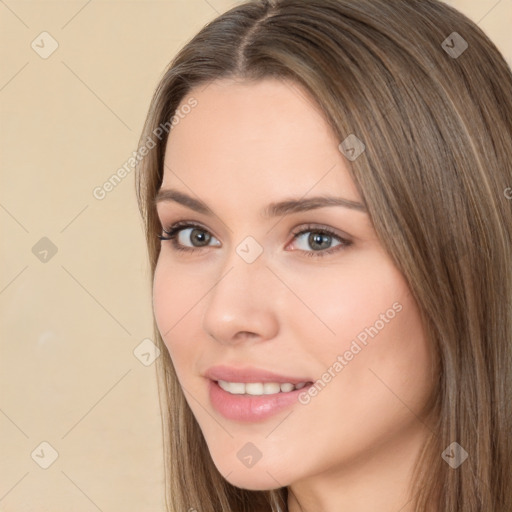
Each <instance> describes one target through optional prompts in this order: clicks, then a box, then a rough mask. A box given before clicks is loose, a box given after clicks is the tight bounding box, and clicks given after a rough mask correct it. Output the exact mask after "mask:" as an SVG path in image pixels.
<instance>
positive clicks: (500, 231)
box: [136, 0, 512, 512]
mask: <svg viewBox="0 0 512 512" xmlns="http://www.w3.org/2000/svg"><path fill="white" fill-rule="evenodd" d="M230 77H231V78H238V79H243V80H247V81H251V80H260V79H265V78H279V79H288V80H292V81H294V82H296V83H298V84H300V85H302V86H303V87H305V88H306V90H307V91H308V92H309V93H310V94H311V97H312V98H313V99H314V100H315V101H316V102H317V103H318V105H319V107H320V109H321V111H322V112H323V113H324V115H325V118H326V120H327V122H328V123H329V124H330V126H331V127H332V130H333V131H334V133H335V134H336V136H337V137H338V139H339V141H340V142H341V141H343V140H345V139H346V138H347V137H348V136H349V135H351V134H352V135H355V136H357V137H358V138H359V139H360V140H362V141H363V142H364V144H365V151H364V152H363V153H362V154H361V155H360V156H359V157H358V158H357V159H355V160H353V161H350V164H349V165H350V172H351V176H352V178H353V180H354V182H355V184H356V186H357V188H358V190H359V193H360V194H361V197H362V198H363V200H364V203H365V204H366V206H367V209H368V212H369V214H370V217H371V220H372V222H373V225H374V228H375V230H376V232H377V234H378V236H379V239H380V241H381V243H382V245H383V247H384V249H385V250H386V251H387V252H388V254H389V255H390V256H391V258H392V259H393V261H394V263H395V264H396V266H397V268H398V269H399V270H400V271H401V272H402V274H403V275H404V277H405V279H406V280H407V282H408V284H409V287H410V289H411V293H412V294H413V295H414V297H415V299H416V301H417V304H418V307H419V308H420V312H421V315H422V319H423V322H424V328H425V331H426V333H427V335H428V337H429V340H431V343H432V344H433V347H434V348H435V353H436V355H437V359H438V362H439V376H438V385H437V387H436V390H435V404H434V411H435V416H434V422H433V425H434V426H433V429H434V430H435V434H434V435H432V436H431V437H430V438H429V440H428V441H427V443H426V444H425V446H424V448H423V451H422V452H421V454H420V457H419V459H418V461H417V465H416V469H415V473H414V482H415V486H414V493H413V500H414V510H416V511H418V512H426V511H435V512H456V511H460V512H462V511H463V512H477V511H488V512H491V511H492V512H510V511H511V510H512V452H511V441H510V439H511V435H512V426H511V413H510V407H511V402H512V382H511V371H512V251H511V247H512V245H511V242H512V240H511V238H512V201H511V200H510V199H509V197H511V195H512V193H509V194H507V193H506V191H507V190H509V191H510V190H511V189H510V188H509V187H511V186H512V73H511V70H510V68H509V67H508V65H507V63H506V62H505V60H504V58H503V57H502V55H501V54H500V53H499V51H498V50H497V48H496V47H495V45H494V44H493V43H492V42H491V41H490V40H489V38H488V37H487V36H486V35H485V34H484V33H483V32H482V30H480V28H479V27H478V26H477V25H476V24H475V23H473V22H472V21H471V20H469V19H468V18H466V17H465V16H464V15H462V14H461V13H459V12H458V11H456V10H455V9H453V8H451V7H450V6H448V5H446V4H443V3H441V2H440V1H437V0H308V1H307V2H306V1H303V0H274V1H271V0H259V1H258V0H252V1H248V2H245V3H243V4H241V5H238V6H236V7H234V8H232V9H231V10H229V11H228V12H226V13H224V14H222V15H221V16H219V17H218V18H216V19H215V20H213V21H212V22H210V23H209V24H207V25H206V26H205V27H204V28H203V29H202V30H201V31H200V32H199V33H198V34H197V35H196V36H195V37H194V38H193V39H192V40H191V41H190V42H189V43H188V44H186V46H185V47H184V48H183V49H182V50H181V51H180V52H179V53H178V54H177V56H176V57H175V58H174V60H173V61H172V62H171V64H170V65H169V67H168V69H167V70H166V71H165V73H164V75H163V77H162V79H161V81H160V83H159V85H158V87H157V89H156V91H155V94H154V97H153V99H152V101H151V105H150V108H149V114H148V116H147V119H146V123H145V126H144V131H143V133H142V136H141V139H140V140H141V144H147V141H148V140H149V139H151V140H153V141H154V142H155V143H156V146H155V147H154V148H153V149H151V151H150V152H149V154H148V155H147V156H146V157H145V158H144V159H143V161H142V162H141V163H140V165H139V166H138V168H137V171H136V178H137V179H136V186H137V197H138V201H139V207H140V210H141V214H142V216H143V219H144V224H145V230H146V236H147V244H148V250H149V259H150V267H151V276H153V274H154V270H155V265H156V262H157V260H158V255H159V250H160V241H159V240H158V239H157V235H158V234H161V226H160V223H159V220H158V218H157V215H156V211H155V207H154V203H153V200H154V197H155V195H156V192H157V190H158V189H159V187H160V185H161V182H162V176H163V170H164V166H163V162H164V152H165V146H166V141H167V137H168V133H170V134H171V136H172V130H170V129H169V127H170V124H169V121H170V120H171V119H173V120H176V119H177V118H176V117H174V118H173V116H176V113H177V112H178V107H180V104H181V102H182V100H183V99H184V98H185V97H186V96H187V95H188V94H189V92H190V91H191V90H192V89H193V88H195V87H197V86H199V85H206V84H207V83H209V82H211V81H213V80H216V79H220V78H230ZM162 126H163V127H164V129H163V131H162ZM159 127H160V128H159ZM349 160H350V159H349ZM154 329H155V339H156V340H157V343H158V346H159V348H160V350H161V353H162V355H161V357H160V358H158V360H157V365H158V366H157V370H158V371H157V375H158V379H159V395H160V400H161V410H162V427H163V432H164V446H165V462H166V499H167V501H168V503H167V505H168V507H169V510H171V511H172V512H184V511H188V510H194V509H195V510H197V511H200V512H220V511H223V512H242V511H243V512H255V511H260V510H263V509H266V510H269V509H271V508H272V510H279V509H280V510H283V511H286V510H287V505H286V500H287V492H288V491H287V489H286V488H281V489H276V490H272V491H249V490H244V489H239V488H236V487H234V486H232V485H231V484H229V483H228V482H227V481H226V480H225V479H224V478H223V477H222V475H221V474H220V473H219V471H218V470H217V469H216V467H215V465H214V463H213V461H212V459H211V457H210V454H209V451H208V447H207V445H206V443H205V440H204V438H203V435H202V433H201V430H200V428H199V426H198V424H197V422H196V420H195V418H194V416H193V414H192V412H191V410H190V409H189V407H188V405H187V403H186V400H185V397H184V394H183V391H182V389H181V388H180V385H179V382H178V380H177V378H176V374H175V371H174V368H173V365H172V361H171V358H170V356H169V353H168V350H167V349H166V346H165V344H164V343H163V340H162V338H161V336H160V334H159V332H158V329H157V327H156V324H154ZM453 442H457V443H458V444H459V445H460V446H462V447H463V448H464V450H465V451H466V452H467V453H468V454H469V457H468V459H467V460H466V461H465V462H464V463H463V464H462V465H460V466H459V467H458V468H457V469H453V468H452V467H450V465H449V464H447V463H446V462H445V461H444V460H443V457H442V456H441V454H442V453H443V451H444V450H445V449H446V448H447V447H449V446H450V445H451V444H452V443H453Z"/></svg>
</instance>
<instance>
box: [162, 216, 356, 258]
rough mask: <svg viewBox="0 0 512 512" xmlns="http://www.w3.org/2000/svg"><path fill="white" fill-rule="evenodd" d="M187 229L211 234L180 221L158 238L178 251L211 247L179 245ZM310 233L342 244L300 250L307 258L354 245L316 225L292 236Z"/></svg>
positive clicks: (321, 255)
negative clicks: (179, 238)
mask: <svg viewBox="0 0 512 512" xmlns="http://www.w3.org/2000/svg"><path fill="white" fill-rule="evenodd" d="M187 228H195V229H199V230H201V231H204V232H206V233H209V231H208V230H207V229H205V228H204V227H203V226H201V225H199V224H193V223H190V222H186V221H180V222H176V223H175V224H173V225H172V226H171V227H169V228H168V229H162V231H163V232H164V233H165V234H166V235H167V236H164V235H158V238H159V239H160V240H162V241H167V240H168V241H170V242H171V244H172V247H173V249H175V250H177V251H184V252H195V251H197V250H200V249H204V248H207V247H209V246H205V247H195V248H192V247H185V246H182V245H180V244H178V242H177V240H176V238H177V235H178V233H179V232H180V231H182V230H184V229H187ZM310 231H311V232H313V233H318V234H321V235H327V236H330V237H332V238H335V239H336V240H337V241H339V242H340V245H336V246H334V247H331V248H329V249H325V250H319V251H304V250H302V249H298V252H302V253H304V255H305V256H308V257H313V258H321V257H324V256H327V255H329V254H332V253H334V252H337V251H339V250H343V249H346V248H347V247H349V246H351V245H352V242H351V241H350V240H347V239H345V238H342V237H340V236H339V235H338V234H336V233H335V232H334V231H332V230H331V229H329V228H326V227H322V228H319V227H317V226H314V225H306V226H304V227H303V228H302V229H301V230H300V231H295V232H293V233H292V234H293V236H294V239H295V238H297V237H298V236H300V235H303V234H304V233H308V232H310Z"/></svg>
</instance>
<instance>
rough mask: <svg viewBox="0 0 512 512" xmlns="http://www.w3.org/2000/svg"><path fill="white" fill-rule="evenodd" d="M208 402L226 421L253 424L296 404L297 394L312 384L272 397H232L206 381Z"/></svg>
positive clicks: (215, 383)
mask: <svg viewBox="0 0 512 512" xmlns="http://www.w3.org/2000/svg"><path fill="white" fill-rule="evenodd" d="M208 382H209V387H210V389H209V393H210V401H211V403H212V405H213V407H214V408H215V409H216V410H217V411H218V412H220V414H222V416H224V417H225V418H227V419H228V420H234V421H243V422H255V421H263V420H265V419H267V418H269V417H271V416H273V415H274V414H277V413H278V412H280V411H282V410H283V409H286V408H287V407H290V406H292V405H293V404H295V403H297V401H298V398H299V394H300V393H303V392H304V391H307V389H308V388H309V387H310V386H312V385H313V384H310V385H308V384H306V385H305V386H304V387H303V388H302V389H295V390H294V391H289V392H287V393H275V394H273V395H258V396H255V395H233V394H231V393H228V392H227V391H224V390H223V389H222V388H221V387H220V386H219V385H218V384H217V382H215V381H213V380H210V379H208Z"/></svg>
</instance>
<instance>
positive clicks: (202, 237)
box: [191, 229, 210, 245]
mask: <svg viewBox="0 0 512 512" xmlns="http://www.w3.org/2000/svg"><path fill="white" fill-rule="evenodd" d="M191 235H192V243H193V244H194V241H196V242H198V245H208V242H209V241H210V235H208V234H206V233H205V232H204V231H201V230H199V229H193V230H192V232H191Z"/></svg>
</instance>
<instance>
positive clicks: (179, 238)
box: [158, 222, 220, 251]
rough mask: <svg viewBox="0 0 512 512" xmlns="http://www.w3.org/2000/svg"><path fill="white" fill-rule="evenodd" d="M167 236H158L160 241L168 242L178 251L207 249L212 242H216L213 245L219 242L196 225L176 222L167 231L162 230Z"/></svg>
mask: <svg viewBox="0 0 512 512" xmlns="http://www.w3.org/2000/svg"><path fill="white" fill-rule="evenodd" d="M162 231H163V232H164V233H165V234H166V235H167V236H165V235H159V236H158V238H160V240H170V241H171V243H172V246H173V247H174V248H175V249H176V250H178V251H194V250H196V249H200V248H201V247H207V246H208V245H209V244H210V242H211V241H212V240H216V241H217V243H216V244H214V245H220V242H219V241H218V240H217V239H216V238H215V237H214V236H212V235H211V233H210V232H209V231H208V230H206V229H204V228H203V227H202V226H200V225H198V224H190V223H185V222H177V223H176V224H174V225H173V226H171V227H170V228H169V229H168V230H166V229H163V230H162Z"/></svg>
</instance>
